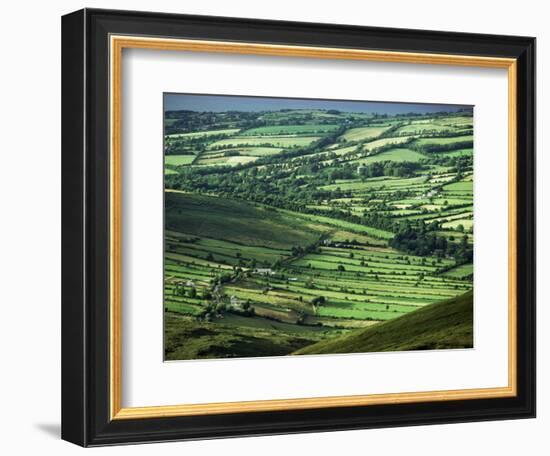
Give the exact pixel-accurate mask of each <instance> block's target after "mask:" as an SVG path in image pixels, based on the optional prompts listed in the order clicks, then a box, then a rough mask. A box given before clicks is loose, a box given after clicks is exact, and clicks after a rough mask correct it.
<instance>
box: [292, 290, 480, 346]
mask: <svg viewBox="0 0 550 456" xmlns="http://www.w3.org/2000/svg"><path fill="white" fill-rule="evenodd" d="M471 347H473V294H472V292H471V291H469V292H467V293H465V294H463V295H461V296H458V297H456V298H453V299H448V300H445V301H442V302H437V303H435V304H430V305H428V306H425V307H423V308H421V309H419V310H416V311H414V312H411V313H409V314H406V315H403V316H402V317H399V318H396V319H394V320H389V321H386V322H382V323H379V324H377V325H374V326H371V327H368V328H366V329H360V330H357V331H354V332H352V333H350V334H347V335H345V336H342V337H337V338H334V339H329V340H325V341H321V342H318V343H315V344H313V345H309V346H307V347H304V348H302V349H300V350H298V351H297V352H295V354H300V355H307V354H309V355H312V354H323V353H366V352H382V351H402V350H430V349H446V348H471Z"/></svg>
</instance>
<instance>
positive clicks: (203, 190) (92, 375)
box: [62, 9, 535, 446]
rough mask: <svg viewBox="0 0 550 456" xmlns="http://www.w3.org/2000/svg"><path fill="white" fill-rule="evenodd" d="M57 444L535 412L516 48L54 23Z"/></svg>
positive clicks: (526, 41)
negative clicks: (59, 245)
mask: <svg viewBox="0 0 550 456" xmlns="http://www.w3.org/2000/svg"><path fill="white" fill-rule="evenodd" d="M62 27H63V28H62V32H63V33H62V35H63V36H62V51H63V52H62V54H63V61H62V77H63V93H62V96H63V99H62V108H63V119H62V120H63V122H62V123H63V133H62V140H63V144H62V145H63V170H62V171H63V172H62V175H63V285H62V290H63V303H62V309H63V310H62V319H63V321H62V331H63V334H62V336H63V347H62V355H63V356H62V360H63V363H62V382H63V385H62V386H63V388H62V393H63V394H62V436H63V438H64V439H66V440H68V441H71V442H73V443H76V444H79V445H82V446H97V445H111V444H118V443H138V442H152V441H167V440H181V439H196V438H215V437H226V436H227V437H228V436H239V435H262V434H275V433H295V432H314V431H328V430H343V429H358V428H374V427H388V426H402V425H417V424H433V423H452V422H459V421H477V420H492V419H512V418H529V417H533V416H534V415H535V213H534V208H535V195H534V189H535V183H534V176H535V172H534V171H535V163H534V157H535V150H534V135H535V129H534V125H535V119H534V117H535V92H534V90H535V85H534V79H535V74H534V69H535V40H534V38H528V37H512V36H489V35H475V34H464V33H450V32H431V31H413V30H400V29H383V28H370V27H356V26H342V25H328V24H311V23H293V22H277V21H258V20H251V19H235V18H220V17H202V16H186V15H173V14H159V13H141V12H126V11H108V10H89V9H86V10H81V11H77V12H75V13H72V14H69V15H67V16H64V17H63V23H62Z"/></svg>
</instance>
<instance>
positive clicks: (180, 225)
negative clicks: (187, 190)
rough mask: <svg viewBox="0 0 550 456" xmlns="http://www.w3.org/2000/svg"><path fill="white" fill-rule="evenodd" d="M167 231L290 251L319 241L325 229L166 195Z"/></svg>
mask: <svg viewBox="0 0 550 456" xmlns="http://www.w3.org/2000/svg"><path fill="white" fill-rule="evenodd" d="M165 225H166V229H168V230H172V231H177V232H180V233H186V234H190V235H196V236H202V237H211V238H220V237H221V238H223V239H225V240H227V241H232V242H237V243H239V244H243V245H249V246H266V247H274V248H291V247H292V246H294V245H307V244H311V243H313V242H315V241H316V240H317V239H319V236H320V235H321V233H322V231H323V230H324V231H328V230H329V229H328V228H322V227H321V228H319V227H312V226H309V225H308V224H306V223H304V222H303V221H302V220H300V219H296V218H295V217H292V216H290V215H288V214H281V213H279V212H276V211H270V210H267V209H264V208H261V207H258V206H254V205H253V204H250V203H246V202H243V201H237V200H233V199H229V198H218V197H210V196H202V195H191V194H184V193H178V192H171V191H166V192H165Z"/></svg>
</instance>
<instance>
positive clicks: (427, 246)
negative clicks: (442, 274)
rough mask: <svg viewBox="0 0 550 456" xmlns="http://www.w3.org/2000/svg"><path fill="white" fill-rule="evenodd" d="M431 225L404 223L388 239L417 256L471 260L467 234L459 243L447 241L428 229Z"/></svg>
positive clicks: (461, 260)
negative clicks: (392, 236)
mask: <svg viewBox="0 0 550 456" xmlns="http://www.w3.org/2000/svg"><path fill="white" fill-rule="evenodd" d="M431 227H432V225H425V224H424V223H420V224H419V225H418V226H412V225H411V224H409V223H405V224H403V225H402V226H401V227H400V229H399V230H398V231H397V233H396V234H395V236H394V238H393V239H391V240H390V246H391V247H393V248H395V249H398V250H403V251H405V252H408V253H411V254H413V255H418V256H428V255H430V256H437V257H439V258H442V257H452V258H454V259H455V262H456V263H457V264H465V263H471V262H472V261H473V258H474V250H473V246H471V245H470V244H469V243H468V236H466V235H465V236H463V237H462V238H461V240H460V242H459V243H454V242H449V241H447V239H446V238H445V237H443V236H438V235H437V234H436V233H435V232H434V231H432V230H430V228H431Z"/></svg>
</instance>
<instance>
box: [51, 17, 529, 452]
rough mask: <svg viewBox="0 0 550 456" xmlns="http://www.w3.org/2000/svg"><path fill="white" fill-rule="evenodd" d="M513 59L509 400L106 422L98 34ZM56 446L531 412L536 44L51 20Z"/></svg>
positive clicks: (408, 33) (104, 194) (196, 20)
mask: <svg viewBox="0 0 550 456" xmlns="http://www.w3.org/2000/svg"><path fill="white" fill-rule="evenodd" d="M112 34H117V35H129V36H132V35H140V36H143V35H145V36H154V37H171V38H186V39H201V40H204V39H208V40H221V41H225V40H227V41H233V42H235V41H245V42H254V43H270V44H285V45H300V46H320V47H335V48H350V49H375V50H383V51H400V52H421V53H433V54H453V55H468V56H491V57H507V58H513V59H517V151H518V154H517V169H518V174H517V219H518V220H521V223H518V227H517V230H518V231H517V246H516V247H517V290H518V293H517V328H516V331H517V395H516V396H515V397H506V398H495V399H469V400H453V401H433V402H421V403H408V404H407V403H403V404H385V405H368V406H351V407H350V406H347V407H332V408H319V409H302V410H284V411H271V412H246V413H228V414H219V415H203V416H178V417H169V418H145V419H127V420H111V418H110V416H111V415H110V405H109V404H110V403H109V400H110V382H109V368H110V367H109V366H110V350H109V337H110V336H109V334H110V333H109V321H110V320H109V318H110V315H109V255H110V253H109V169H110V168H109V166H110V165H109V72H108V68H109V47H108V42H109V36H110V35H112ZM62 127H63V131H62V149H63V151H62V154H63V158H62V180H63V181H62V187H63V193H62V230H63V235H62V281H63V283H62V438H63V439H65V440H67V441H70V442H73V443H75V444H78V445H82V446H99V445H112V444H121V443H139V442H153V441H171V440H184V439H200V438H219V437H234V436H252V435H267V434H282V433H299V432H318V431H336V430H345V429H365V428H378V427H394V426H406V425H407V426H410V425H427V424H441V423H454V422H465V421H485V420H499V419H516V418H532V417H534V416H535V336H536V334H535V328H536V326H535V266H536V262H535V39H534V38H529V37H517V36H497V35H481V34H466V33H451V32H435V31H423V30H406V29H389V28H374V27H358V26H343V25H331V24H313V23H297V22H283V21H266V20H253V19H237V18H225V17H207V16H191V15H175V14H161V13H144V12H129V11H112V10H97V9H84V10H80V11H77V12H74V13H71V14H68V15H66V16H64V17H63V19H62Z"/></svg>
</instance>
